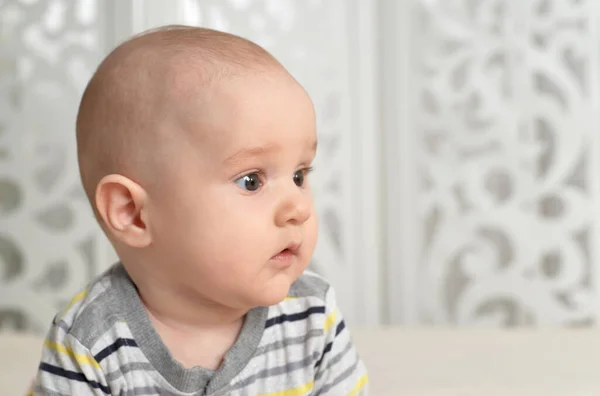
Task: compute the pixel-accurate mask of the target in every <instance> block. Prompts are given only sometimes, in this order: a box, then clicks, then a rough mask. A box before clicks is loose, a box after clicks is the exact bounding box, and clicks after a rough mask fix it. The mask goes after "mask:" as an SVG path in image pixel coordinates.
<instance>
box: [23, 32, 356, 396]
mask: <svg viewBox="0 0 600 396" xmlns="http://www.w3.org/2000/svg"><path fill="white" fill-rule="evenodd" d="M315 129H316V128H315V113H314V108H313V104H312V102H311V100H310V99H309V97H308V95H307V94H306V92H305V91H304V89H303V88H302V87H301V86H300V85H299V84H298V83H297V82H296V81H295V80H294V78H292V76H291V75H290V74H289V73H288V72H287V71H286V70H285V69H284V68H283V67H282V66H281V65H280V64H279V63H278V62H277V61H276V60H275V59H274V58H273V57H272V56H271V55H270V54H269V53H267V52H266V51H265V50H264V49H262V48H261V47H259V46H258V45H256V44H254V43H252V42H249V41H247V40H245V39H242V38H240V37H237V36H233V35H230V34H227V33H222V32H218V31H213V30H209V29H203V28H194V27H185V26H169V27H164V28H160V29H157V30H153V31H150V32H146V33H144V34H142V35H140V36H136V37H134V38H132V39H131V40H129V41H127V42H125V43H124V44H122V45H121V46H119V47H118V48H116V49H115V50H114V51H113V52H112V53H111V54H110V55H109V56H108V57H107V58H106V59H105V60H104V61H103V62H102V64H101V65H100V66H99V68H98V70H97V71H96V73H95V75H94V76H93V78H92V79H91V81H90V82H89V84H88V86H87V88H86V90H85V93H84V95H83V98H82V101H81V105H80V109H79V114H78V118H77V147H78V157H79V167H80V172H81V179H82V182H83V186H84V188H85V191H86V193H87V196H88V198H89V200H90V202H91V204H92V207H93V209H94V213H95V215H96V217H97V219H98V221H99V223H100V225H101V226H102V228H103V230H104V232H105V233H106V235H107V236H108V238H109V239H110V241H111V243H112V244H113V246H114V248H115V250H116V252H117V254H118V256H119V258H120V262H119V263H118V264H116V265H115V266H113V267H112V268H111V269H109V270H108V271H107V272H106V273H104V274H103V275H101V276H100V277H99V278H98V279H96V280H94V281H93V282H92V283H91V284H90V285H89V286H88V287H87V288H86V289H85V290H84V291H82V292H81V293H79V294H78V295H76V296H75V297H74V298H73V300H72V301H71V302H70V303H69V304H68V306H67V307H66V308H65V309H64V310H63V311H62V312H60V313H59V314H58V315H57V316H56V317H55V319H54V321H53V324H52V327H51V330H50V331H49V333H48V338H47V340H46V342H45V344H44V350H43V356H42V361H41V364H40V366H39V371H38V374H37V377H36V380H35V383H34V386H33V394H35V395H78V396H79V395H81V396H83V395H92V394H93V395H188V396H189V395H261V394H262V395H264V394H268V395H273V396H274V395H281V396H284V395H285V396H292V395H308V394H310V395H359V394H360V395H366V394H367V385H366V383H367V374H366V369H365V367H364V364H363V363H362V361H361V360H360V358H359V356H358V354H357V351H356V350H355V348H354V346H353V344H352V342H351V338H350V333H349V331H348V328H347V327H346V326H345V324H344V321H343V319H342V315H341V314H340V312H339V310H338V308H337V305H336V300H335V295H334V292H333V290H332V288H331V286H330V285H329V284H328V283H327V282H326V281H325V280H324V279H323V278H321V277H319V276H317V275H315V274H312V273H310V272H304V271H305V269H306V267H307V265H308V263H309V260H310V258H311V255H312V253H313V250H314V247H315V243H316V238H317V219H316V214H315V209H314V205H313V200H312V196H311V190H310V186H309V182H308V174H309V173H310V170H311V162H312V161H313V158H314V156H315V151H316V147H317V138H316V131H315Z"/></svg>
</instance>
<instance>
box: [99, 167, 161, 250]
mask: <svg viewBox="0 0 600 396" xmlns="http://www.w3.org/2000/svg"><path fill="white" fill-rule="evenodd" d="M147 197H148V195H147V193H146V191H145V190H144V189H143V188H142V186H140V185H139V184H137V183H135V182H134V181H132V180H131V179H128V178H127V177H125V176H121V175H107V176H105V177H103V178H102V180H100V183H98V187H97V188H96V197H95V199H96V209H97V210H98V213H99V215H100V217H101V218H102V221H103V222H104V226H105V228H106V230H107V232H109V233H110V234H111V235H112V236H113V237H114V238H115V239H116V240H118V241H120V242H121V243H124V244H125V245H127V246H130V247H135V248H143V247H146V246H148V245H149V244H150V243H151V242H152V238H151V235H150V232H149V229H148V224H147V219H146V217H147V216H146V212H147V205H146V204H147V201H148V199H147Z"/></svg>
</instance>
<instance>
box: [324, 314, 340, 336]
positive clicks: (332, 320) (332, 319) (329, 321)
mask: <svg viewBox="0 0 600 396" xmlns="http://www.w3.org/2000/svg"><path fill="white" fill-rule="evenodd" d="M337 312H338V310H337V308H336V309H335V311H333V313H332V314H331V315H329V316H328V317H327V319H325V324H324V325H323V329H324V330H325V331H327V330H329V328H330V327H331V326H333V324H334V323H335V318H336V317H337Z"/></svg>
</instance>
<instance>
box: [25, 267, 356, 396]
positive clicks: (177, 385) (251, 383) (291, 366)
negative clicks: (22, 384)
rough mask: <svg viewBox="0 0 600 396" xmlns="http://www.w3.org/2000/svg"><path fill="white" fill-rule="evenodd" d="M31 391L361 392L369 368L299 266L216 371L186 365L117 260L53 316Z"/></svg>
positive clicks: (55, 394) (329, 295)
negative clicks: (285, 290) (284, 291)
mask: <svg viewBox="0 0 600 396" xmlns="http://www.w3.org/2000/svg"><path fill="white" fill-rule="evenodd" d="M33 394H34V395H51V396H60V395H78V396H79V395H81V396H84V395H123V396H125V395H127V396H129V395H131V396H133V395H186V396H192V395H194V396H200V395H269V396H295V395H315V396H316V395H366V394H367V373H366V369H365V366H364V364H363V362H362V361H361V359H360V358H359V356H358V353H357V351H356V350H355V348H354V346H353V344H352V341H351V338H350V333H349V331H348V328H347V327H346V325H345V323H344V320H343V319H342V315H341V314H340V312H339V310H338V308H337V305H336V301H335V295H334V292H333V289H332V288H331V286H330V285H329V284H328V283H327V282H326V281H325V280H324V279H323V278H321V277H319V276H318V275H316V274H313V273H310V272H306V273H305V274H304V275H302V276H301V277H300V278H299V279H298V280H297V281H296V282H295V283H294V284H293V285H292V287H291V288H290V293H289V297H288V298H286V299H285V300H284V301H282V302H280V303H279V304H277V305H273V306H270V307H258V308H254V309H252V310H250V311H249V312H248V314H247V315H246V318H245V321H244V325H243V326H242V330H241V332H240V335H239V336H238V339H237V340H236V342H235V344H234V345H233V346H232V347H231V349H230V350H229V351H228V352H227V354H226V355H225V358H224V360H223V362H222V364H221V366H220V367H219V368H218V369H217V370H216V371H212V370H207V369H204V368H202V367H193V368H185V367H183V366H182V365H181V364H179V363H178V362H177V361H176V360H174V358H173V357H172V355H171V354H170V352H169V351H168V349H167V347H166V346H165V345H164V344H163V343H162V341H161V339H160V337H159V335H158V333H157V332H156V330H155V329H154V327H153V326H152V324H151V322H150V319H149V318H148V316H147V314H146V311H145V309H144V307H143V305H142V302H141V300H140V298H139V295H138V293H137V289H136V287H135V285H134V284H133V282H132V281H131V279H130V278H129V276H128V275H127V272H126V271H125V269H124V268H123V266H122V265H119V264H118V265H115V266H114V267H112V268H111V269H110V270H109V271H107V272H106V273H105V274H103V275H102V276H100V277H99V278H98V279H97V280H95V281H94V282H92V283H91V284H90V285H89V286H88V287H87V288H86V289H85V290H84V291H82V292H81V293H79V294H77V295H76V296H75V297H74V298H73V300H72V301H71V302H70V303H69V304H68V306H67V307H66V308H65V309H64V310H63V311H62V312H61V313H59V314H58V315H57V316H56V317H55V319H54V321H53V324H52V327H51V329H50V331H49V333H48V337H47V339H46V341H45V343H44V348H43V354H42V359H41V363H40V366H39V370H38V374H37V377H36V381H35V384H34V387H33Z"/></svg>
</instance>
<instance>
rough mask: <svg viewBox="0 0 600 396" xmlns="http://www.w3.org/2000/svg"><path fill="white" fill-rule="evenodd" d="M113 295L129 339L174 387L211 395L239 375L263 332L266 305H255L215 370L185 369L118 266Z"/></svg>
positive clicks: (182, 390)
mask: <svg viewBox="0 0 600 396" xmlns="http://www.w3.org/2000/svg"><path fill="white" fill-rule="evenodd" d="M112 275H113V280H114V286H115V288H114V291H115V293H114V295H113V297H114V298H115V299H117V300H118V306H120V307H121V312H122V314H123V316H124V319H125V320H126V322H127V325H128V326H129V329H130V330H131V332H132V334H133V338H134V339H135V341H136V343H137V344H138V346H139V348H140V349H141V351H142V352H143V353H144V355H145V356H146V358H147V359H148V361H149V362H150V364H152V365H153V366H154V368H156V370H157V371H158V372H159V373H160V374H161V375H162V376H163V377H164V378H165V379H166V380H167V381H168V382H169V383H170V384H171V385H172V386H173V387H174V388H176V389H177V390H179V391H181V392H186V393H190V392H194V393H195V392H198V394H211V393H213V392H215V391H217V390H219V389H220V388H222V387H223V386H225V385H227V384H229V383H230V382H231V380H232V379H233V378H234V377H235V376H236V375H237V374H239V373H240V372H241V371H242V369H243V368H244V367H246V365H247V364H248V362H249V361H250V359H251V358H252V356H253V355H254V353H255V351H256V348H257V347H258V344H259V343H260V340H261V338H262V335H263V331H264V328H265V321H266V319H267V312H268V308H266V307H258V308H254V309H252V310H250V311H249V312H248V314H247V315H246V318H245V321H244V325H243V327H242V331H241V332H240V335H239V337H238V339H237V341H236V342H235V344H234V345H233V346H232V347H231V349H230V350H229V351H228V352H227V354H226V355H225V359H224V360H223V363H222V364H221V366H220V367H219V369H218V370H217V371H212V370H208V369H204V368H202V367H193V368H189V369H188V368H185V367H183V366H182V365H181V364H180V363H179V362H178V361H176V360H175V359H174V358H173V356H172V355H171V353H170V352H169V350H168V349H167V347H166V346H165V344H164V343H163V342H162V340H161V338H160V336H159V335H158V333H157V332H156V330H155V329H154V327H153V326H152V323H151V321H150V318H149V317H148V314H147V313H146V310H145V308H144V307H143V305H142V301H141V300H140V297H139V294H138V292H137V288H136V287H135V285H134V284H133V281H132V280H131V278H130V277H129V275H128V274H127V272H126V271H125V268H123V266H122V265H120V264H119V265H117V266H115V267H114V269H113V274H112Z"/></svg>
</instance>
